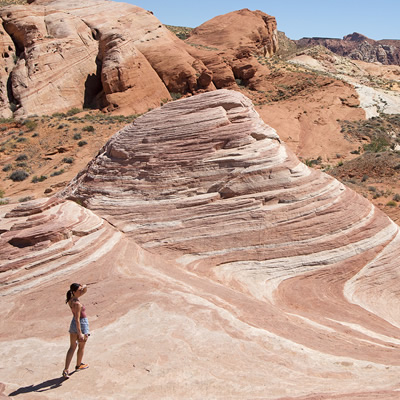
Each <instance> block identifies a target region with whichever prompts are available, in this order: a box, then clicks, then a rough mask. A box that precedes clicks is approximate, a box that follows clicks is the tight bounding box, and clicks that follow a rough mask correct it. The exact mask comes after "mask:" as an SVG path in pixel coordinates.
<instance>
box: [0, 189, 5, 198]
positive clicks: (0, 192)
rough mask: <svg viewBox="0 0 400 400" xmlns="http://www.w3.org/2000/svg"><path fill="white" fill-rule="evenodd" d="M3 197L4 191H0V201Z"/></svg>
mask: <svg viewBox="0 0 400 400" xmlns="http://www.w3.org/2000/svg"><path fill="white" fill-rule="evenodd" d="M3 197H4V190H3V189H0V199H2V198H3Z"/></svg>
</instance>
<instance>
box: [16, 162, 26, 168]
mask: <svg viewBox="0 0 400 400" xmlns="http://www.w3.org/2000/svg"><path fill="white" fill-rule="evenodd" d="M17 167H18V168H27V167H28V164H27V163H26V162H25V161H20V162H17Z"/></svg>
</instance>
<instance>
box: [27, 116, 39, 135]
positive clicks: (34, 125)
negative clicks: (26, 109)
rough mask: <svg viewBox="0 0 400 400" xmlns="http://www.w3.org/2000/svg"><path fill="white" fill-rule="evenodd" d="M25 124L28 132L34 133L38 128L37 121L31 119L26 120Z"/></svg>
mask: <svg viewBox="0 0 400 400" xmlns="http://www.w3.org/2000/svg"><path fill="white" fill-rule="evenodd" d="M23 124H24V125H25V126H26V128H27V130H28V132H32V131H34V130H35V129H36V128H37V126H38V123H37V121H33V120H31V119H26V120H25V121H24V122H23Z"/></svg>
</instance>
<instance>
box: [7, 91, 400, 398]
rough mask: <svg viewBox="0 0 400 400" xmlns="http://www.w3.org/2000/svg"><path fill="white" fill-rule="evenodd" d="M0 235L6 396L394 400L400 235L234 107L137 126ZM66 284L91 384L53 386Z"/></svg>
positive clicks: (84, 378) (173, 109) (195, 108)
mask: <svg viewBox="0 0 400 400" xmlns="http://www.w3.org/2000/svg"><path fill="white" fill-rule="evenodd" d="M68 199H73V200H75V202H72V201H70V200H68ZM76 202H78V203H81V204H84V205H85V208H83V207H82V206H81V205H79V204H76ZM1 226H2V233H1V234H0V254H1V257H2V268H3V272H2V274H1V285H2V286H1V292H0V306H1V307H2V310H3V312H4V313H5V321H6V323H5V324H2V325H1V326H0V340H1V341H2V343H3V345H2V346H1V347H0V348H1V357H2V359H7V360H8V366H9V368H7V369H5V370H4V371H3V374H2V383H3V384H4V385H3V386H2V390H3V393H4V394H5V395H13V396H14V395H17V394H18V395H19V396H20V397H21V398H29V397H30V396H32V393H33V391H35V390H36V389H35V388H43V387H47V385H48V386H50V385H52V386H53V385H55V389H56V390H46V391H44V392H41V394H40V395H41V397H42V398H44V399H53V398H60V397H67V396H77V395H78V394H80V396H82V395H85V394H86V393H87V394H88V396H89V398H90V396H92V397H93V398H95V397H97V398H98V397H104V398H107V397H113V396H114V397H115V394H116V393H118V395H119V396H121V397H129V396H132V393H134V394H135V395H136V394H137V395H138V396H139V397H141V398H165V397H166V396H168V397H170V398H175V399H185V398H188V397H190V398H216V399H219V398H221V399H223V398H227V397H230V398H238V399H239V398H243V397H259V398H260V397H264V398H274V399H281V400H283V399H286V400H287V399H293V398H302V399H304V400H306V399H308V400H311V399H315V396H318V397H319V398H322V399H331V398H336V399H342V400H344V399H354V398H358V397H359V398H363V399H368V400H372V399H378V398H385V399H392V398H393V399H395V398H396V396H397V395H398V390H399V389H400V387H399V385H398V382H397V380H396V377H397V376H398V374H399V368H400V364H399V360H398V351H399V346H400V330H399V327H400V322H399V321H400V315H399V311H398V310H399V307H398V299H397V297H396V296H395V295H394V293H395V290H396V289H395V288H396V286H397V285H398V280H399V275H398V259H399V254H398V253H399V248H400V247H399V241H400V232H399V227H398V226H397V225H396V224H394V223H393V222H392V221H391V220H390V219H389V218H388V217H387V216H385V215H384V214H383V213H382V212H380V211H379V210H378V209H377V208H375V207H374V206H373V205H372V204H371V203H370V202H368V200H367V199H365V198H363V197H362V196H359V195H357V194H356V193H355V192H353V191H352V190H351V189H349V188H348V187H346V186H344V185H342V184H341V183H340V182H338V181H337V180H335V179H333V178H332V177H330V176H328V175H326V174H324V173H322V172H321V171H318V170H314V169H310V168H308V167H307V166H306V165H304V164H303V163H301V162H300V161H299V160H298V159H297V157H296V156H295V155H294V154H293V153H292V152H291V151H290V150H289V149H288V147H287V146H286V145H285V144H284V143H282V142H281V140H280V138H279V136H278V134H277V133H276V131H275V130H273V129H272V128H270V127H269V126H267V125H266V124H265V123H264V122H263V121H262V120H261V119H260V117H259V116H258V114H257V113H256V112H255V110H254V107H253V105H252V103H251V101H250V100H249V99H248V98H246V97H245V96H243V95H241V94H240V93H237V92H234V91H227V90H219V91H213V92H209V93H204V94H200V95H198V96H194V97H191V98H188V99H182V100H178V101H176V102H173V103H168V104H166V105H165V106H163V107H162V108H159V109H157V110H154V111H151V112H149V113H147V114H146V115H144V116H142V117H140V118H138V119H137V120H136V121H135V122H134V123H133V124H131V125H129V126H127V127H126V128H124V129H122V130H121V131H119V132H118V133H117V134H115V135H114V136H113V137H112V138H111V139H110V140H109V142H108V143H107V144H106V145H105V146H104V147H103V148H102V150H101V151H100V152H99V154H98V156H97V157H96V158H94V159H93V160H92V161H91V162H90V163H89V165H88V166H87V168H86V169H85V170H83V171H82V172H81V173H80V174H79V175H78V176H77V177H76V178H75V179H74V180H72V181H71V183H70V185H69V186H68V187H67V188H66V189H65V190H64V191H63V192H62V193H60V195H59V196H57V197H53V198H51V199H45V200H37V201H34V202H29V203H26V204H23V205H20V206H19V207H15V206H12V205H8V206H3V207H2V208H1ZM7 255H10V257H8V258H7ZM72 281H82V282H88V283H89V291H88V293H87V295H85V304H86V306H87V310H88V313H89V315H90V318H91V324H92V325H91V326H92V330H93V333H94V334H93V337H91V338H90V342H89V343H88V346H87V351H86V360H87V361H88V362H89V363H91V367H90V368H89V369H88V370H87V371H86V372H85V373H79V374H76V375H74V376H73V377H71V379H70V380H69V381H66V382H62V381H61V380H60V379H58V378H57V376H58V375H57V372H58V371H60V372H61V370H62V367H63V365H62V364H63V357H64V355H65V351H66V348H67V334H66V327H67V325H68V320H69V318H70V313H69V311H68V310H67V307H65V305H64V304H63V296H64V294H65V291H66V289H67V287H68V285H69V283H70V282H72ZM110 299H112V301H110ZM44 302H45V304H46V312H45V313H43V304H44ZM63 307H65V311H60V310H63ZM21 321H26V322H25V323H21ZM26 323H29V329H27V328H26ZM49 324H51V326H52V336H51V339H49V329H48V326H49ZM10 331H11V332H13V334H12V336H10ZM210 344H212V346H210ZM37 348H40V349H41V351H40V352H41V356H42V357H43V358H46V359H50V358H51V360H52V366H54V368H55V370H56V372H52V373H49V366H48V364H45V363H37V359H38V356H37V350H36V349H37ZM32 350H34V351H32ZM11 355H12V356H11ZM50 356H51V357H50ZM94 360H95V361H94ZM22 364H23V365H24V368H27V369H28V370H30V371H32V372H30V373H28V374H21V373H20V372H19V371H20V370H21V365H22ZM33 382H35V384H33ZM40 382H43V383H40ZM49 382H50V383H49ZM90 382H91V384H90ZM327 382H328V383H329V385H327ZM86 388H87V389H86ZM86 390H87V392H86ZM89 391H90V392H89Z"/></svg>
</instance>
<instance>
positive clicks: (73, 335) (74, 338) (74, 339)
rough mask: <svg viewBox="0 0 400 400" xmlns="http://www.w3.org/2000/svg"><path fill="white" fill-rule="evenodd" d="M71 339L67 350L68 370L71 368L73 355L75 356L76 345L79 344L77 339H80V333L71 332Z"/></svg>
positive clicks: (66, 363) (66, 361) (66, 367)
mask: <svg viewBox="0 0 400 400" xmlns="http://www.w3.org/2000/svg"><path fill="white" fill-rule="evenodd" d="M69 340H70V345H69V349H68V351H67V356H66V357H65V369H66V370H67V371H68V369H69V364H71V360H72V357H73V356H74V353H75V349H76V345H77V343H76V342H77V340H78V334H76V333H70V334H69Z"/></svg>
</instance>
